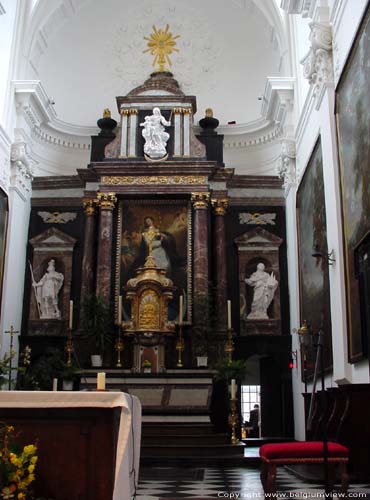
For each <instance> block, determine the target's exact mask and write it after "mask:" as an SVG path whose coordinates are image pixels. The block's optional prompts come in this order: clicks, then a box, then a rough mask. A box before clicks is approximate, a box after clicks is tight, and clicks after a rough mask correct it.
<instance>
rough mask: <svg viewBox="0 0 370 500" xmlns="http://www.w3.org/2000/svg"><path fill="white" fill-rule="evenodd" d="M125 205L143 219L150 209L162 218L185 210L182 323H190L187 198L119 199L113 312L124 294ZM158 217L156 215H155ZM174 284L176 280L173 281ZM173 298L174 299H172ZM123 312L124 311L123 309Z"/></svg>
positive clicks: (188, 216) (190, 282)
mask: <svg viewBox="0 0 370 500" xmlns="http://www.w3.org/2000/svg"><path fill="white" fill-rule="evenodd" d="M125 207H126V209H128V210H127V213H128V212H129V211H131V213H135V210H136V212H137V213H139V212H140V211H141V215H140V216H139V217H140V218H141V219H143V214H144V215H149V214H150V213H151V209H152V211H154V212H155V213H156V214H159V217H160V216H161V213H162V214H163V216H164V217H163V218H168V217H169V214H174V213H175V212H176V211H178V210H181V211H182V213H185V212H186V249H185V250H184V253H186V297H187V300H186V314H185V316H184V323H185V324H191V322H192V304H193V298H192V297H193V278H192V260H193V259H192V257H193V252H192V247H193V242H192V233H193V231H192V207H191V203H190V201H189V200H184V199H179V200H120V201H119V207H118V217H117V236H116V269H115V314H117V309H118V296H119V295H124V294H123V293H122V292H123V287H124V286H125V283H123V282H122V260H121V256H122V249H121V246H122V233H123V230H124V228H125V224H127V221H125ZM157 217H158V215H157ZM166 229H168V228H167V227H166V226H163V227H161V226H160V227H159V230H162V231H166ZM174 285H175V286H176V282H174ZM173 300H175V299H173ZM124 312H125V311H124Z"/></svg>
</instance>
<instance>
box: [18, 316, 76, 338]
mask: <svg viewBox="0 0 370 500" xmlns="http://www.w3.org/2000/svg"><path fill="white" fill-rule="evenodd" d="M67 326H68V325H67V322H66V321H63V320H60V319H30V320H29V321H28V335H34V336H45V335H47V336H51V337H59V336H64V335H65V331H66V329H67Z"/></svg>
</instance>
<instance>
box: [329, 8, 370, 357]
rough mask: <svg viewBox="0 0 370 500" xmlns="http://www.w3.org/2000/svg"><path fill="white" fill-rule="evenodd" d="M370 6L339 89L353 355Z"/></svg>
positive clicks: (366, 144) (368, 176)
mask: <svg viewBox="0 0 370 500" xmlns="http://www.w3.org/2000/svg"><path fill="white" fill-rule="evenodd" d="M369 21H370V10H369V11H368V13H367V14H366V16H365V18H364V21H363V23H362V25H361V27H360V29H359V32H358V35H357V38H356V40H355V42H354V45H353V47H352V50H351V53H350V56H349V58H348V61H347V63H346V67H345V69H344V71H343V75H342V78H341V80H340V82H339V85H338V88H337V95H336V118H337V129H338V145H339V164H340V177H341V188H342V212H343V229H344V251H345V259H346V285H347V287H346V288H347V310H348V315H347V317H348V353H349V361H350V362H353V363H354V362H356V361H358V360H360V359H362V358H363V357H364V355H365V350H366V346H365V345H364V344H365V343H366V336H367V334H368V333H367V332H366V331H365V326H364V324H361V311H360V307H359V304H360V292H359V280H358V275H357V269H356V263H355V257H356V256H355V254H356V249H357V247H358V246H359V245H360V244H361V243H362V241H363V240H364V239H365V237H366V236H367V235H368V234H369V231H370V189H369V186H370V168H369V157H370V136H369V130H370V111H369V110H370V94H369V79H370V67H369V60H370V22H369Z"/></svg>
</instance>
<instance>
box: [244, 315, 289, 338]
mask: <svg viewBox="0 0 370 500" xmlns="http://www.w3.org/2000/svg"><path fill="white" fill-rule="evenodd" d="M280 332H281V321H280V320H279V319H245V320H242V321H241V329H240V335H241V336H245V335H260V334H262V335H263V334H265V335H281V333H280Z"/></svg>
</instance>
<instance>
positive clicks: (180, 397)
mask: <svg viewBox="0 0 370 500" xmlns="http://www.w3.org/2000/svg"><path fill="white" fill-rule="evenodd" d="M166 36H169V34H168V33H167V35H166ZM171 36H172V35H171ZM169 39H171V37H170V38H169ZM166 43H167V42H166ZM148 46H149V45H148ZM156 47H157V45H156ZM158 47H159V48H160V50H162V49H161V47H162V46H161V45H160V44H159V45H158ZM156 50H157V49H156ZM158 50H159V49H158ZM157 63H158V66H159V67H158V68H157V70H156V71H153V72H152V73H151V74H150V75H149V76H148V78H147V79H146V80H145V81H144V82H143V83H142V84H141V85H139V86H137V87H136V88H134V89H132V90H131V91H130V92H129V93H128V94H126V95H124V96H117V97H116V103H117V111H118V114H119V120H117V121H116V120H114V119H113V118H112V112H111V110H109V109H105V110H104V111H103V113H102V117H101V118H99V119H98V120H97V124H98V127H99V129H100V132H99V133H98V134H97V135H94V136H92V137H91V150H90V162H89V164H88V165H86V168H81V169H78V170H77V173H76V175H73V176H70V175H68V176H59V177H53V176H46V177H39V178H35V179H34V180H33V195H32V206H31V215H30V227H29V246H28V254H27V261H28V270H29V272H27V274H26V278H25V296H24V309H23V325H22V334H21V336H20V349H21V350H22V349H23V348H24V347H25V346H30V347H31V351H32V355H31V357H32V363H31V368H32V367H33V366H38V365H40V366H45V363H47V362H48V360H49V358H50V354H49V351H50V349H54V350H55V349H56V350H57V351H58V352H59V353H60V355H61V356H62V357H64V358H65V359H66V360H67V362H68V365H69V366H72V367H74V368H75V369H77V370H78V371H79V373H80V376H81V385H80V387H83V388H91V387H92V386H93V385H94V381H95V379H96V372H97V370H96V369H93V371H91V364H90V355H93V354H96V352H95V351H96V348H97V346H99V347H100V348H101V351H102V352H101V353H100V354H103V368H99V369H98V370H103V371H105V372H106V374H107V381H108V388H109V389H111V390H122V391H125V392H129V393H131V394H134V395H137V396H138V397H139V398H140V400H141V403H142V405H143V413H144V421H145V418H146V417H149V416H150V417H151V418H153V416H155V415H157V416H159V417H162V416H164V415H165V416H166V417H168V418H170V419H171V418H172V419H174V418H175V417H176V418H183V419H185V420H186V419H187V418H190V419H191V420H192V421H198V422H203V423H204V422H205V421H207V422H209V421H210V419H213V422H215V420H217V415H221V414H222V415H223V417H222V418H223V429H225V428H226V427H227V413H226V415H224V413H225V411H224V410H225V408H226V412H227V406H228V403H227V400H228V396H227V394H222V396H221V395H220V394H218V393H217V391H216V390H215V383H214V380H213V376H214V373H215V369H216V368H217V365H218V363H219V362H222V361H224V360H225V359H227V358H228V357H229V358H230V357H231V356H232V355H233V351H234V349H235V351H236V352H237V355H234V358H235V357H236V358H244V359H247V358H248V357H250V356H259V357H264V359H265V360H266V362H263V361H261V369H262V364H263V366H264V368H265V370H264V373H266V384H265V386H266V387H267V389H266V390H267V391H269V392H268V394H269V397H268V398H266V399H265V401H266V404H267V403H268V402H270V401H271V402H272V403H271V404H274V405H275V407H279V408H280V407H281V406H282V402H281V401H282V400H283V399H284V405H285V404H286V405H288V396H287V394H288V392H287V391H286V394H285V392H284V395H283V397H282V398H280V397H279V396H278V394H279V392H277V391H276V390H275V389H276V388H275V389H271V391H270V388H269V387H270V385H271V381H276V384H278V383H279V384H280V385H279V387H281V386H282V383H280V382H281V381H282V380H283V375H282V373H283V372H284V370H285V368H283V367H281V366H280V365H281V364H282V363H283V362H284V359H287V358H288V357H289V353H290V347H289V338H288V336H287V335H282V333H283V332H284V331H285V332H289V314H288V300H287V277H286V273H285V274H283V273H282V272H281V270H282V266H283V268H284V269H285V268H286V249H285V247H284V237H285V214H284V208H283V205H284V196H283V192H282V189H281V182H280V180H279V179H277V178H272V177H268V176H267V177H265V178H264V179H263V181H261V180H260V179H259V178H258V179H257V178H254V177H253V178H250V177H248V176H242V175H239V176H238V175H235V173H234V170H233V169H231V168H227V167H226V166H225V164H224V161H223V136H222V134H219V133H218V131H217V127H218V125H219V122H218V120H217V119H216V118H215V116H214V115H213V111H212V109H210V108H208V109H206V110H205V112H204V117H203V118H202V119H200V120H199V126H198V125H196V124H195V123H194V115H195V114H196V112H197V101H196V97H195V96H193V95H187V94H185V93H184V92H183V90H182V88H181V82H178V81H177V80H176V78H175V76H174V74H172V73H171V71H169V70H168V69H167V68H166V64H167V63H168V60H167V59H166V58H165V59H164V60H163V58H162V59H161V57H159V58H158V60H157ZM91 297H94V298H95V299H94V300H95V302H91V301H90V302H89V300H90V298H91ZM228 301H229V304H228ZM86 303H90V304H91V303H93V304H95V306H96V307H98V308H99V309H96V311H95V313H94V311H91V307H90V309H89V308H88V307H86ZM95 306H94V307H95ZM96 324H99V325H100V327H99V328H100V330H99V328H96ZM91 325H95V327H94V328H95V329H94V328H92V330H93V331H92V330H91V328H90V327H91ZM98 330H99V333H97V331H98ZM93 334H94V335H93ZM102 346H104V347H105V348H104V352H103V349H102ZM275 358H276V359H275ZM271 360H274V361H273V362H271ZM286 365H287V366H288V362H287V363H286ZM257 377H259V375H257ZM279 381H280V382H279ZM267 382H268V383H267ZM262 383H265V382H264V381H263V380H262ZM271 387H275V386H274V385H273V384H272V386H271ZM45 389H50V387H45ZM284 390H285V389H284ZM279 391H280V388H279ZM274 394H277V396H276V397H275V396H274ZM285 400H286V401H285ZM284 411H285V410H284ZM212 413H213V417H212ZM283 413H284V412H283V410H281V414H282V415H283ZM265 414H266V415H267V414H270V412H269V410H268V409H267V410H266V412H265ZM281 422H282V423H281V426H280V427H281V430H276V433H279V435H283V432H284V430H283V427H284V426H285V423H284V421H283V419H282V420H281ZM274 432H275V431H274Z"/></svg>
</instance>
